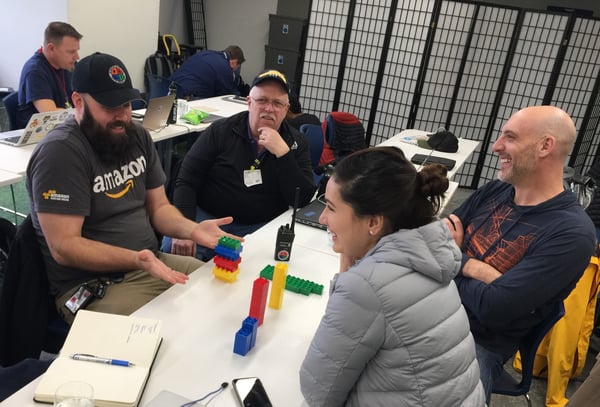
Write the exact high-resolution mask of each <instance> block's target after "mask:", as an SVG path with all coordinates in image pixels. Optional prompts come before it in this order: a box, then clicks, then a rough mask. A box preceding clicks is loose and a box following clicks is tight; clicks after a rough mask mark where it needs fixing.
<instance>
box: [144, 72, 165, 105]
mask: <svg viewBox="0 0 600 407" xmlns="http://www.w3.org/2000/svg"><path fill="white" fill-rule="evenodd" d="M144 82H145V84H146V103H148V102H149V101H150V99H154V98H157V97H161V96H167V95H168V94H169V86H170V85H171V80H170V79H168V78H165V77H162V76H158V75H154V74H146V75H145V76H144Z"/></svg>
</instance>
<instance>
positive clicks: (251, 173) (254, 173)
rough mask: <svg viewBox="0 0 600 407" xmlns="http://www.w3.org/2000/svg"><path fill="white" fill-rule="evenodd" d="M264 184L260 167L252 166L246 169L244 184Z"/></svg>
mask: <svg viewBox="0 0 600 407" xmlns="http://www.w3.org/2000/svg"><path fill="white" fill-rule="evenodd" d="M260 184H262V174H261V172H260V168H254V166H252V167H250V169H249V170H244V185H246V186H247V187H253V186H254V185H260Z"/></svg>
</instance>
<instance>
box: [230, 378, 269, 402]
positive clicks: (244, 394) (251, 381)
mask: <svg viewBox="0 0 600 407" xmlns="http://www.w3.org/2000/svg"><path fill="white" fill-rule="evenodd" d="M232 384H233V391H234V392H235V395H236V397H237V400H238V402H239V403H240V406H241V407H273V405H272V404H271V400H269V396H268V395H267V392H266V390H265V388H264V386H263V384H262V382H261V381H260V379H259V378H258V377H240V378H237V379H233V381H232Z"/></svg>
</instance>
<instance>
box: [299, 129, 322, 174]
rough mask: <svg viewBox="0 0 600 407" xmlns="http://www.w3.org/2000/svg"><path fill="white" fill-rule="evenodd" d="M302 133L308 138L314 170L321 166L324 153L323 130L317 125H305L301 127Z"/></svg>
mask: <svg viewBox="0 0 600 407" xmlns="http://www.w3.org/2000/svg"><path fill="white" fill-rule="evenodd" d="M300 133H302V134H304V135H305V136H306V138H307V140H308V144H309V145H310V161H311V162H312V167H313V170H314V169H316V168H317V167H318V166H319V160H320V159H321V154H322V153H323V143H324V141H323V129H321V126H317V125H316V124H303V125H302V126H300Z"/></svg>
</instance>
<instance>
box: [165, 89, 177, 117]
mask: <svg viewBox="0 0 600 407" xmlns="http://www.w3.org/2000/svg"><path fill="white" fill-rule="evenodd" d="M169 95H174V96H175V98H174V99H173V106H171V112H170V113H169V118H168V119H167V123H168V124H173V123H177V85H176V84H175V82H171V84H170V85H169Z"/></svg>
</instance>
